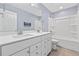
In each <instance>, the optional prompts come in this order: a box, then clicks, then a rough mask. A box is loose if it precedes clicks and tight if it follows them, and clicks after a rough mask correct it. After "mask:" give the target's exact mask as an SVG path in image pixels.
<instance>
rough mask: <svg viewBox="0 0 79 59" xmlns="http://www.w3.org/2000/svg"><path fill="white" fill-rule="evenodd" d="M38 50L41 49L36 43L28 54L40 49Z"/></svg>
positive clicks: (39, 44)
mask: <svg viewBox="0 0 79 59" xmlns="http://www.w3.org/2000/svg"><path fill="white" fill-rule="evenodd" d="M40 48H41V43H37V44H35V45H33V46H31V47H30V52H33V51H35V50H37V49H40Z"/></svg>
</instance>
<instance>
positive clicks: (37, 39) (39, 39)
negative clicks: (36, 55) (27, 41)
mask: <svg viewBox="0 0 79 59" xmlns="http://www.w3.org/2000/svg"><path fill="white" fill-rule="evenodd" d="M40 41H41V37H35V38H33V39H32V40H31V43H32V45H33V44H36V43H38V42H40Z"/></svg>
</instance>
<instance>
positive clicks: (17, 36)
mask: <svg viewBox="0 0 79 59" xmlns="http://www.w3.org/2000/svg"><path fill="white" fill-rule="evenodd" d="M25 36H26V37H28V36H33V34H22V35H15V36H13V37H14V38H21V37H25Z"/></svg>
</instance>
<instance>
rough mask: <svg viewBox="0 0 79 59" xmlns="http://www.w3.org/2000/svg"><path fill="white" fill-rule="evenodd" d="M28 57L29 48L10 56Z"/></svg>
mask: <svg viewBox="0 0 79 59" xmlns="http://www.w3.org/2000/svg"><path fill="white" fill-rule="evenodd" d="M29 55H30V50H29V48H27V49H24V50H22V51H19V52H17V53H15V54H13V55H12V56H29Z"/></svg>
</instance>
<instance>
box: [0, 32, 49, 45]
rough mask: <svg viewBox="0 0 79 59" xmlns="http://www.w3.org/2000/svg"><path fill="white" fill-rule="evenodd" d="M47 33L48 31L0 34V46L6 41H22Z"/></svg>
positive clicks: (6, 42)
mask: <svg viewBox="0 0 79 59" xmlns="http://www.w3.org/2000/svg"><path fill="white" fill-rule="evenodd" d="M48 33H50V32H41V33H37V32H30V33H29V32H28V33H24V34H21V35H17V34H13V35H6V36H0V46H3V45H6V44H8V43H13V42H18V41H22V40H28V39H30V38H33V37H37V36H41V35H45V34H48Z"/></svg>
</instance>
